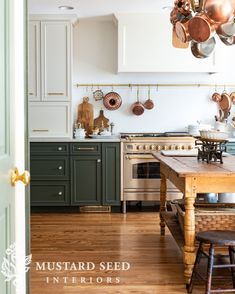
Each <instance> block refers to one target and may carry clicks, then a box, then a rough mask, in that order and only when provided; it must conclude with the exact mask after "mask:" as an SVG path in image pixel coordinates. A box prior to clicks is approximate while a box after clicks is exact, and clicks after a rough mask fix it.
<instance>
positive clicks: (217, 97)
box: [212, 92, 222, 102]
mask: <svg viewBox="0 0 235 294" xmlns="http://www.w3.org/2000/svg"><path fill="white" fill-rule="evenodd" d="M221 99H222V98H221V95H220V94H219V93H217V92H215V93H214V94H213V95H212V100H213V101H214V102H220V101H221Z"/></svg>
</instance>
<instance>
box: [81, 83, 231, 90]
mask: <svg viewBox="0 0 235 294" xmlns="http://www.w3.org/2000/svg"><path fill="white" fill-rule="evenodd" d="M75 86H76V87H77V88H80V87H91V88H96V87H97V88H99V87H101V88H102V87H111V88H112V89H113V88H114V87H117V88H118V87H127V88H134V87H157V88H158V87H166V88H167V87H198V88H200V87H213V88H217V87H223V88H224V89H225V88H235V84H200V83H199V84H76V85H75Z"/></svg>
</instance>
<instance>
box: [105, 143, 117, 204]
mask: <svg viewBox="0 0 235 294" xmlns="http://www.w3.org/2000/svg"><path fill="white" fill-rule="evenodd" d="M102 204H104V205H120V144H119V143H112V142H111V143H103V144H102Z"/></svg>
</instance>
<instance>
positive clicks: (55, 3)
mask: <svg viewBox="0 0 235 294" xmlns="http://www.w3.org/2000/svg"><path fill="white" fill-rule="evenodd" d="M173 3H174V0H28V8H29V14H76V15H77V16H78V18H85V17H94V16H105V15H110V14H113V13H126V12H133V13H137V12H158V11H163V10H162V8H163V7H169V6H173ZM63 5H68V6H72V7H74V9H73V10H69V11H67V10H60V9H59V8H58V7H59V6H63Z"/></svg>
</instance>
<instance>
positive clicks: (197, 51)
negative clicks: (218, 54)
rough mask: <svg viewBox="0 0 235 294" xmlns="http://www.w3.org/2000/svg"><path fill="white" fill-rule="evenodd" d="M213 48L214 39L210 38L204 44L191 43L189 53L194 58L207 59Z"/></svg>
mask: <svg viewBox="0 0 235 294" xmlns="http://www.w3.org/2000/svg"><path fill="white" fill-rule="evenodd" d="M214 48H215V38H214V37H213V38H211V39H209V40H208V41H206V42H203V43H197V42H195V41H192V42H191V51H192V54H193V55H194V56H195V57H196V58H207V57H209V56H210V55H211V53H212V52H213V50H214Z"/></svg>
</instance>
